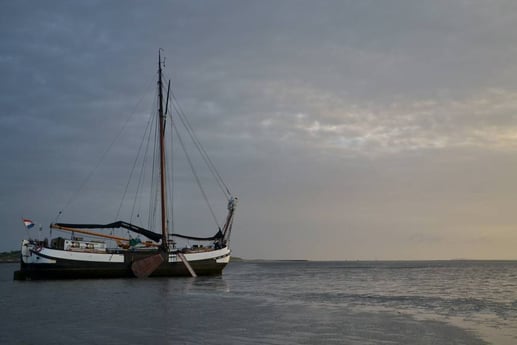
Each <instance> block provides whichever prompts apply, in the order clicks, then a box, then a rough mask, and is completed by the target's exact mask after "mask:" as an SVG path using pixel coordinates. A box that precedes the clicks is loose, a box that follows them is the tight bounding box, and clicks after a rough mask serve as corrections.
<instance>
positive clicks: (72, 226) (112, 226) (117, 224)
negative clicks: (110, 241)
mask: <svg viewBox="0 0 517 345" xmlns="http://www.w3.org/2000/svg"><path fill="white" fill-rule="evenodd" d="M50 227H51V228H54V227H57V228H59V227H64V228H70V229H118V228H124V229H128V230H129V231H132V232H136V233H137V234H140V235H143V236H145V237H147V238H149V239H151V240H153V241H155V242H159V241H160V240H161V239H162V235H161V234H157V233H156V232H152V231H151V230H147V229H144V228H141V227H139V226H137V225H134V224H131V223H127V222H123V221H118V222H113V223H109V224H66V223H54V224H51V225H50Z"/></svg>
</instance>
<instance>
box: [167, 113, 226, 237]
mask: <svg viewBox="0 0 517 345" xmlns="http://www.w3.org/2000/svg"><path fill="white" fill-rule="evenodd" d="M172 126H173V127H174V129H175V130H176V132H175V133H176V137H177V138H178V142H179V143H180V145H181V148H182V149H183V152H184V153H185V158H186V159H187V162H188V165H189V166H190V170H191V171H192V174H193V175H194V179H195V180H196V183H197V186H198V187H199V190H200V191H201V194H202V195H203V198H204V199H205V202H206V204H207V205H208V209H209V210H210V213H211V215H212V218H213V219H214V221H215V224H216V225H217V226H218V227H219V228H220V226H219V222H218V221H217V217H216V216H215V213H214V210H213V208H212V206H211V205H210V202H209V201H208V197H207V195H206V192H205V189H204V188H203V185H202V184H201V180H200V179H199V176H198V174H197V172H196V169H195V168H194V164H193V163H192V160H191V159H190V156H189V154H188V152H187V150H186V148H185V144H184V143H183V139H182V138H181V135H180V134H179V132H178V129H177V128H176V124H175V123H173V124H172Z"/></svg>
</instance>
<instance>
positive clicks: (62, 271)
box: [14, 243, 230, 280]
mask: <svg viewBox="0 0 517 345" xmlns="http://www.w3.org/2000/svg"><path fill="white" fill-rule="evenodd" d="M25 244H26V245H25V246H24V245H22V257H21V264H20V270H19V271H16V272H15V273H14V279H15V280H45V279H99V278H134V277H135V274H134V273H133V270H132V269H131V266H132V264H133V262H135V261H138V260H141V259H145V258H147V257H150V256H153V255H157V254H158V252H157V251H155V250H152V251H151V250H144V251H121V252H116V253H84V252H81V253H78V252H69V251H64V250H53V249H48V248H42V249H41V248H35V247H32V246H31V245H30V244H29V245H27V243H25ZM184 257H185V258H186V259H187V260H188V263H189V265H190V266H191V267H192V269H193V270H194V272H195V273H196V275H198V276H207V275H220V274H222V271H223V269H224V267H225V266H226V265H227V264H228V262H229V260H230V250H229V248H227V247H225V248H222V249H218V250H212V251H209V252H201V253H190V254H184ZM190 276H191V273H190V272H189V270H188V269H187V267H186V265H185V264H184V262H183V261H182V260H181V258H180V257H179V255H177V254H175V253H169V255H168V260H167V261H164V262H162V263H161V264H160V265H159V266H158V267H157V268H156V269H155V270H154V271H153V272H152V273H151V274H150V277H190Z"/></svg>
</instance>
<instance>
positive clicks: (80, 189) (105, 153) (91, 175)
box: [55, 78, 154, 221]
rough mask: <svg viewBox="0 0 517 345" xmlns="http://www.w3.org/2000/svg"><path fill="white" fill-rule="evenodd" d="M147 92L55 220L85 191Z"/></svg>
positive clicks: (147, 87) (152, 79) (151, 80)
mask: <svg viewBox="0 0 517 345" xmlns="http://www.w3.org/2000/svg"><path fill="white" fill-rule="evenodd" d="M153 81H154V78H151V79H150V81H149V83H148V85H147V86H146V88H145V89H146V90H147V89H149V86H150V85H151V83H152V82H153ZM145 95H146V94H145V92H144V93H143V94H142V97H140V99H139V100H138V101H137V103H136V105H135V106H134V108H133V111H131V112H130V113H129V116H128V117H127V119H126V121H125V122H124V124H123V125H122V127H121V128H120V130H119V132H118V133H117V134H116V135H115V137H114V138H113V140H112V141H111V143H110V144H109V146H108V148H107V149H106V150H105V151H104V152H103V153H102V155H101V157H100V159H99V161H98V162H97V164H96V165H95V166H94V167H93V169H92V170H91V171H90V172H89V173H88V175H87V176H86V178H85V179H84V181H83V182H82V183H81V184H80V185H79V188H78V189H77V190H75V192H73V193H72V195H71V196H70V198H69V199H68V200H67V202H66V203H65V205H64V206H63V207H62V208H61V210H59V211H58V214H57V216H56V218H55V221H57V220H58V219H59V218H60V217H61V215H62V214H63V212H64V211H65V209H66V208H68V207H69V206H70V204H71V203H72V202H73V201H74V199H75V198H76V197H77V196H78V195H79V194H80V193H81V192H82V191H83V189H84V187H86V185H87V184H88V182H89V181H90V179H91V178H92V177H93V175H94V174H95V172H96V171H97V170H98V168H99V167H100V166H101V164H102V162H103V161H104V159H105V158H106V156H107V154H108V153H109V152H110V151H111V148H112V147H113V145H114V144H115V143H116V142H117V141H118V139H119V138H120V136H121V135H122V133H123V132H124V130H125V129H126V127H127V125H128V124H129V122H130V121H131V120H132V119H133V117H134V116H135V114H136V109H137V108H138V106H139V105H140V103H141V102H142V100H143V99H144V98H145Z"/></svg>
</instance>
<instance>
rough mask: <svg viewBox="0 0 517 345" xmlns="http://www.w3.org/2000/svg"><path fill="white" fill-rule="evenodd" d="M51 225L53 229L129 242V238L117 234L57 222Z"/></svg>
mask: <svg viewBox="0 0 517 345" xmlns="http://www.w3.org/2000/svg"><path fill="white" fill-rule="evenodd" d="M50 227H51V228H52V229H59V230H65V231H71V232H78V233H80V234H85V235H92V236H97V237H104V238H109V239H112V240H119V241H126V242H129V238H123V237H117V236H112V235H106V234H101V233H98V232H93V231H86V230H78V229H75V228H69V227H66V226H59V225H55V224H52V225H50Z"/></svg>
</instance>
